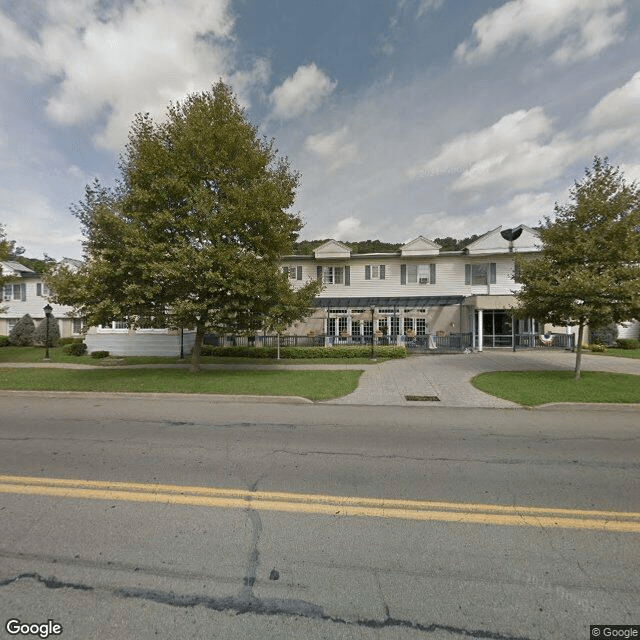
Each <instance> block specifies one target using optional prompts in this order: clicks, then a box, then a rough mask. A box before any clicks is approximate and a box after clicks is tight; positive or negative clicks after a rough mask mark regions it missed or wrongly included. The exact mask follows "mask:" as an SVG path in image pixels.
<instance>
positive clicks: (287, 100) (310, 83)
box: [271, 62, 337, 120]
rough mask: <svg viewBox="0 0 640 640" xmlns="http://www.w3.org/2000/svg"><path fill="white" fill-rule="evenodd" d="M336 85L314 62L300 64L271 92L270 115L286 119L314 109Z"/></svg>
mask: <svg viewBox="0 0 640 640" xmlns="http://www.w3.org/2000/svg"><path fill="white" fill-rule="evenodd" d="M336 85H337V82H334V81H332V80H331V78H329V76H328V75H327V74H326V73H325V72H324V71H322V70H321V69H318V67H317V66H316V65H315V63H313V62H312V63H311V64H308V65H303V66H300V67H298V68H297V69H296V72H295V73H294V74H293V75H292V76H291V77H289V78H287V79H286V80H285V81H284V82H283V83H282V84H281V85H280V86H278V87H276V88H275V89H274V90H273V92H272V93H271V101H272V102H273V105H274V106H273V113H272V115H273V116H274V117H276V118H282V119H283V120H288V119H291V118H296V117H298V116H301V115H302V114H303V113H310V112H312V111H315V110H316V109H317V108H318V107H319V106H320V103H321V102H322V101H323V99H324V98H326V97H327V96H328V95H329V94H330V93H331V92H332V91H333V90H334V89H335V88H336Z"/></svg>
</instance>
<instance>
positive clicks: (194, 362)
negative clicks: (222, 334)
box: [189, 322, 204, 373]
mask: <svg viewBox="0 0 640 640" xmlns="http://www.w3.org/2000/svg"><path fill="white" fill-rule="evenodd" d="M203 338H204V322H198V324H197V325H196V341H195V342H194V343H193V350H192V351H191V366H190V367H189V371H191V372H193V373H197V372H198V371H200V351H201V350H202V340H203Z"/></svg>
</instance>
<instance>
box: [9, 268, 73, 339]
mask: <svg viewBox="0 0 640 640" xmlns="http://www.w3.org/2000/svg"><path fill="white" fill-rule="evenodd" d="M65 261H67V262H69V263H70V264H73V263H74V262H75V261H72V260H69V259H65ZM0 268H1V269H2V277H3V280H4V284H3V286H2V301H1V302H0V335H3V336H8V335H9V332H10V331H11V329H13V327H14V326H15V324H16V322H18V320H20V318H22V316H24V315H25V314H27V313H28V314H29V315H30V316H31V317H32V318H33V320H34V322H35V323H36V326H37V325H38V323H39V322H40V321H41V320H43V319H44V317H45V313H44V307H45V306H46V305H47V304H49V305H50V306H51V307H52V309H53V311H52V313H53V316H54V317H55V318H56V320H57V321H58V326H59V328H60V337H62V338H66V337H73V336H77V337H81V336H82V330H83V325H82V319H81V318H79V317H74V316H73V310H72V309H71V307H66V306H63V305H59V304H54V303H52V302H50V301H49V289H48V287H47V285H46V284H45V282H44V280H43V279H42V276H41V275H40V274H38V273H36V272H35V271H33V270H32V269H29V268H28V267H26V266H24V265H23V264H20V263H19V262H16V261H9V260H8V261H3V262H0Z"/></svg>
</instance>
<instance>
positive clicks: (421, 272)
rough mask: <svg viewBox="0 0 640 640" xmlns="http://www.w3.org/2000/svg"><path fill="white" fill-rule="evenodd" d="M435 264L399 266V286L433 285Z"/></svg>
mask: <svg viewBox="0 0 640 640" xmlns="http://www.w3.org/2000/svg"><path fill="white" fill-rule="evenodd" d="M435 283H436V265H435V264H401V265H400V284H435Z"/></svg>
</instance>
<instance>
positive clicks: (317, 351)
mask: <svg viewBox="0 0 640 640" xmlns="http://www.w3.org/2000/svg"><path fill="white" fill-rule="evenodd" d="M374 352H375V355H376V356H377V357H378V358H405V357H406V355H407V350H406V349H405V348H404V347H390V346H385V345H383V346H379V347H376V348H375V350H374ZM201 354H202V355H203V356H220V357H229V358H276V357H277V356H278V349H277V348H276V347H213V346H211V345H206V344H205V345H202V351H201ZM370 355H371V347H367V346H361V345H356V346H345V347H280V357H281V358H287V359H300V358H313V359H322V358H368V357H369V356H370Z"/></svg>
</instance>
